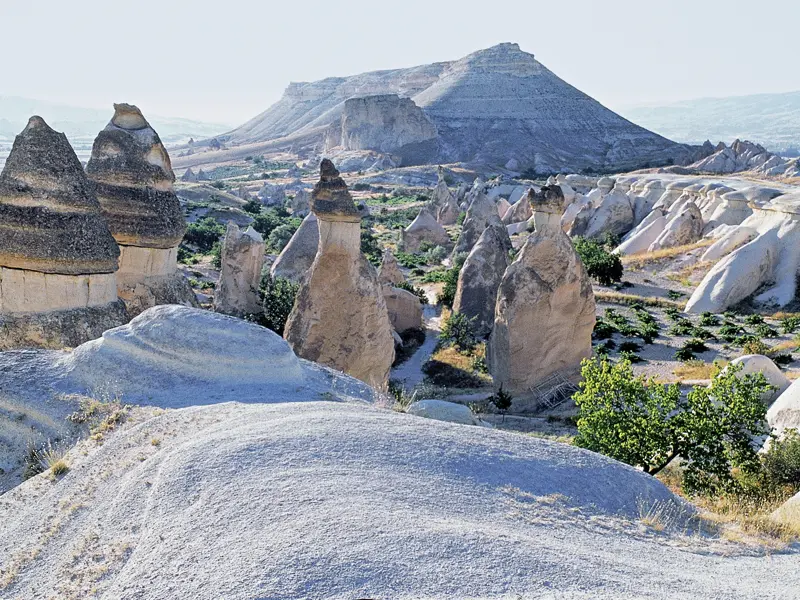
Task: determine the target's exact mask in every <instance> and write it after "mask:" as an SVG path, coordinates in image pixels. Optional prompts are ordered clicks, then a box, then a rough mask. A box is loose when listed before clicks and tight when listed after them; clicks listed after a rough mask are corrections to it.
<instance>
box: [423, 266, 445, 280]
mask: <svg viewBox="0 0 800 600" xmlns="http://www.w3.org/2000/svg"><path fill="white" fill-rule="evenodd" d="M447 271H448V270H447V269H432V270H430V271H428V272H427V273H425V274H424V275H422V279H420V281H421V282H422V283H442V282H444V281H445V280H446V279H447Z"/></svg>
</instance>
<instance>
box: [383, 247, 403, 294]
mask: <svg viewBox="0 0 800 600" xmlns="http://www.w3.org/2000/svg"><path fill="white" fill-rule="evenodd" d="M405 280H406V278H405V276H404V275H403V272H402V271H401V270H400V265H399V264H397V259H396V258H395V257H394V254H392V251H391V250H389V248H385V249H384V250H383V258H382V259H381V266H380V267H378V281H380V282H381V283H382V284H384V285H386V284H389V285H397V284H399V283H403V282H404V281H405Z"/></svg>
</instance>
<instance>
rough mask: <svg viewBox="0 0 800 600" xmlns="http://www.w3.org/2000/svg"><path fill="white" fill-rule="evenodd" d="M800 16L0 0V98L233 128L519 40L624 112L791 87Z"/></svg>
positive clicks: (591, 6) (772, 6)
mask: <svg viewBox="0 0 800 600" xmlns="http://www.w3.org/2000/svg"><path fill="white" fill-rule="evenodd" d="M798 26H800V2H798V1H797V0H770V1H769V2H765V3H763V5H762V6H761V7H760V8H759V7H758V6H754V5H753V3H752V2H750V1H748V2H747V3H745V2H744V1H743V0H726V1H725V0H669V1H662V2H654V1H653V0H597V1H593V0H572V1H570V0H559V1H556V0H551V1H548V2H540V1H537V0H518V1H510V0H491V1H487V2H471V1H468V0H460V1H449V0H448V1H440V0H400V1H394V2H389V1H387V0H370V1H362V0H355V1H354V0H340V1H339V2H318V1H316V0H294V1H292V2H273V1H264V0H261V1H256V0H253V1H244V0H134V1H133V2H116V1H111V0H72V1H70V2H65V1H63V0H36V1H32V0H0V43H2V49H3V53H2V55H0V95H16V96H28V97H33V98H38V99H42V100H49V101H56V102H62V103H67V104H75V105H80V106H90V107H97V108H106V107H108V108H110V105H111V103H112V102H131V103H135V104H138V105H139V106H140V107H141V108H142V109H143V110H144V111H145V112H146V113H151V114H159V115H164V116H176V117H178V116H181V117H187V118H196V119H205V120H210V121H218V122H223V123H231V124H238V123H240V122H242V121H244V120H246V119H248V118H250V117H252V116H254V115H256V114H257V113H259V112H261V111H262V110H264V109H265V108H267V107H268V106H269V105H270V104H271V103H272V102H274V101H275V100H277V99H278V98H279V97H280V95H281V93H282V92H283V89H284V88H285V87H286V85H287V84H288V83H289V82H290V81H311V80H315V79H321V78H323V77H326V76H336V75H350V74H355V73H360V72H363V71H369V70H375V69H388V68H395V67H407V66H413V65H417V64H424V63H428V62H435V61H442V60H452V59H456V58H460V57H461V56H463V55H465V54H468V53H470V52H472V51H474V50H477V49H480V48H485V47H488V46H491V45H493V44H496V43H499V42H517V43H519V44H520V46H521V47H522V49H523V50H525V51H527V52H531V53H533V54H535V55H536V57H537V59H538V60H539V61H541V62H542V63H543V64H544V65H545V66H547V67H548V68H550V69H551V70H552V71H554V72H555V73H556V74H557V75H559V76H560V77H561V78H563V79H565V80H566V81H568V82H569V83H571V84H573V85H574V86H576V87H578V88H579V89H581V90H583V91H584V92H586V93H588V94H589V95H591V96H593V97H595V98H596V99H597V100H599V101H600V102H602V103H603V104H605V105H607V106H609V107H610V108H614V109H620V108H622V107H625V106H630V105H635V104H642V103H662V102H669V101H674V100H681V99H688V98H696V97H702V96H727V95H743V94H753V93H760V92H781V91H795V90H800V69H798V68H797V67H796V62H797V29H798ZM0 118H2V115H0Z"/></svg>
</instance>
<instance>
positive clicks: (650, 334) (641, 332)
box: [637, 323, 658, 344]
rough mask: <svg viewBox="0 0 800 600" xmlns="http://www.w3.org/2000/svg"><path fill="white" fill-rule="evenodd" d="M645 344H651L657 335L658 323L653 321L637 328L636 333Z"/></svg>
mask: <svg viewBox="0 0 800 600" xmlns="http://www.w3.org/2000/svg"><path fill="white" fill-rule="evenodd" d="M637 335H638V336H639V337H640V338H642V341H643V342H644V343H645V344H652V343H653V340H655V339H656V338H657V337H658V325H656V324H655V323H647V324H645V325H642V326H641V327H639V329H638V334H637Z"/></svg>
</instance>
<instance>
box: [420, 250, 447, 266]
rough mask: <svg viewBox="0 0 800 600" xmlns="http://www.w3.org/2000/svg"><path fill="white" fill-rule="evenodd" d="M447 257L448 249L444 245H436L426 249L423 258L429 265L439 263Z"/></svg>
mask: <svg viewBox="0 0 800 600" xmlns="http://www.w3.org/2000/svg"><path fill="white" fill-rule="evenodd" d="M445 258H447V250H446V249H445V248H443V247H442V246H434V247H433V248H430V249H429V250H426V251H425V255H424V257H423V260H424V261H425V263H427V264H429V265H438V264H441V262H442V261H443V260H444V259H445Z"/></svg>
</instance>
